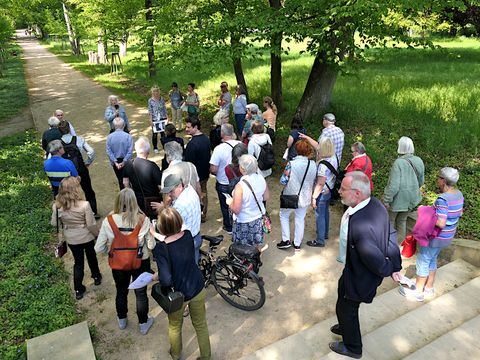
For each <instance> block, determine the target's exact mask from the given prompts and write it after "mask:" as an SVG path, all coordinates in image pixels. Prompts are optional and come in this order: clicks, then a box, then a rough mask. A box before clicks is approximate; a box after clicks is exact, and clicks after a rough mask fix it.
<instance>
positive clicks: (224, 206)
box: [215, 181, 232, 231]
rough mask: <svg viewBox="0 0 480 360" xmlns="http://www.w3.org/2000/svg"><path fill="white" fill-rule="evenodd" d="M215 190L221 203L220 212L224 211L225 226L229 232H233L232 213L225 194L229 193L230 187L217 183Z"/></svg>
mask: <svg viewBox="0 0 480 360" xmlns="http://www.w3.org/2000/svg"><path fill="white" fill-rule="evenodd" d="M215 190H217V195H218V201H220V210H221V211H222V217H223V226H225V229H226V230H227V231H232V220H231V219H230V211H229V209H228V205H227V199H226V198H225V195H223V193H228V185H223V184H220V183H219V182H218V181H217V182H216V183H215Z"/></svg>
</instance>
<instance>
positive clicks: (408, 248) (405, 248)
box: [400, 235, 417, 259]
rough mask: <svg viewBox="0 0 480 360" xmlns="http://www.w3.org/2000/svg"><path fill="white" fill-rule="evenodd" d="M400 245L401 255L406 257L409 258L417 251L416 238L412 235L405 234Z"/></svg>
mask: <svg viewBox="0 0 480 360" xmlns="http://www.w3.org/2000/svg"><path fill="white" fill-rule="evenodd" d="M400 246H401V247H402V252H401V254H402V256H403V257H405V258H407V259H408V258H411V257H412V256H413V255H415V252H416V251H417V240H416V239H415V238H414V237H413V235H407V236H406V237H405V239H404V240H403V241H402V244H401V245H400Z"/></svg>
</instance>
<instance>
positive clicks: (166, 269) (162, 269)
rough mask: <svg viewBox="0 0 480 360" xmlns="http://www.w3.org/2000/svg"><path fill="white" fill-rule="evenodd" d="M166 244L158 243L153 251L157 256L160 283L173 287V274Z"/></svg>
mask: <svg viewBox="0 0 480 360" xmlns="http://www.w3.org/2000/svg"><path fill="white" fill-rule="evenodd" d="M165 246H168V245H166V243H164V242H162V243H157V245H156V246H155V248H154V249H153V253H154V255H155V261H156V263H157V268H158V281H159V282H160V285H161V286H172V274H171V272H170V266H169V265H168V260H167V253H166V250H165V248H164V247H165Z"/></svg>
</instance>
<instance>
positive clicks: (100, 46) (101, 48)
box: [97, 31, 108, 64]
mask: <svg viewBox="0 0 480 360" xmlns="http://www.w3.org/2000/svg"><path fill="white" fill-rule="evenodd" d="M104 35H105V31H103V32H102V31H99V32H98V41H97V58H98V62H99V63H100V64H105V63H106V62H108V60H107V59H108V57H107V54H108V52H107V43H106V42H105V41H104V38H105V36H104Z"/></svg>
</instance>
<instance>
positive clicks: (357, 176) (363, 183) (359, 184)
mask: <svg viewBox="0 0 480 360" xmlns="http://www.w3.org/2000/svg"><path fill="white" fill-rule="evenodd" d="M347 176H349V177H351V178H352V190H358V191H360V192H361V193H362V195H363V196H364V198H365V199H366V198H368V197H369V196H370V195H371V190H370V179H369V178H368V176H367V175H365V174H364V173H363V172H362V171H351V172H348V173H346V174H345V177H347Z"/></svg>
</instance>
